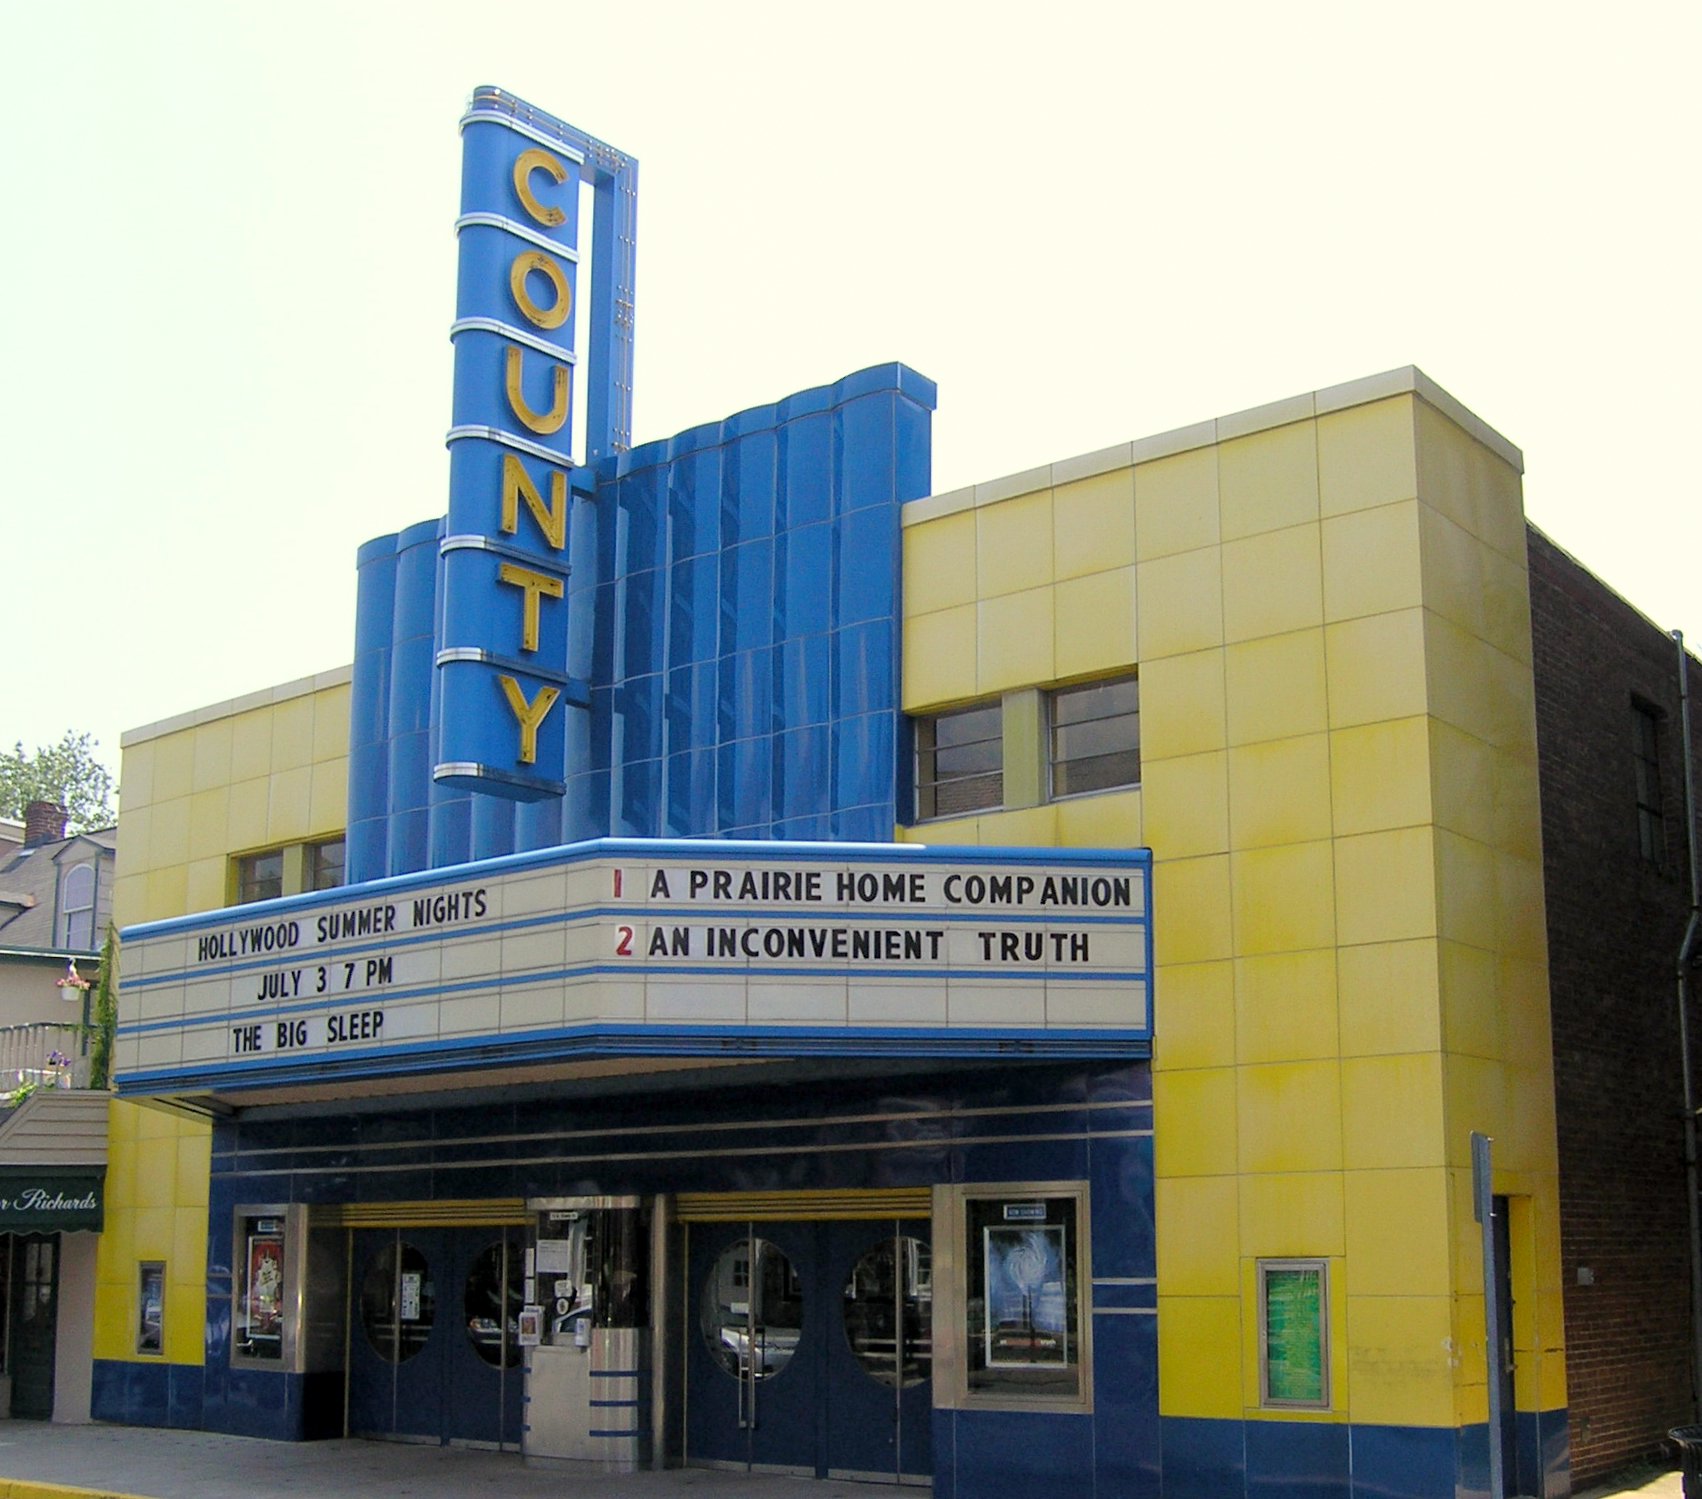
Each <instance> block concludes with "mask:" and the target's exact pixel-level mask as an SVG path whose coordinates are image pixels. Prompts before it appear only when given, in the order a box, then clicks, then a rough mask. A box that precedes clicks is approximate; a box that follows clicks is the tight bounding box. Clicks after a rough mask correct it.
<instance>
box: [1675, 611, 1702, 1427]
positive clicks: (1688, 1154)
mask: <svg viewBox="0 0 1702 1499" xmlns="http://www.w3.org/2000/svg"><path fill="white" fill-rule="evenodd" d="M1672 638H1673V643H1674V644H1675V645H1676V646H1677V647H1678V717H1679V725H1680V729H1681V731H1682V734H1683V746H1684V831H1685V837H1686V840H1687V843H1688V847H1689V850H1690V920H1689V922H1688V923H1686V925H1685V928H1684V941H1683V942H1681V943H1680V944H1679V948H1678V1047H1679V1060H1680V1062H1681V1063H1682V1065H1683V1070H1684V1193H1685V1201H1686V1205H1687V1206H1688V1208H1689V1210H1690V1355H1691V1360H1692V1380H1693V1387H1692V1390H1691V1395H1692V1399H1693V1402H1694V1403H1695V1404H1696V1408H1697V1410H1698V1413H1699V1414H1702V1201H1699V1200H1698V1197H1697V1191H1698V1187H1697V1179H1696V1078H1695V1073H1694V1072H1693V1070H1692V1068H1691V1065H1690V997H1689V993H1688V979H1689V972H1690V959H1691V955H1692V954H1693V953H1694V952H1695V949H1696V938H1697V927H1698V925H1699V924H1702V899H1699V898H1698V893H1699V892H1698V871H1697V867H1696V778H1695V775H1694V773H1693V770H1692V764H1693V762H1692V760H1691V748H1690V658H1689V656H1687V655H1686V654H1685V649H1684V632H1683V631H1682V630H1674V631H1673V632H1672Z"/></svg>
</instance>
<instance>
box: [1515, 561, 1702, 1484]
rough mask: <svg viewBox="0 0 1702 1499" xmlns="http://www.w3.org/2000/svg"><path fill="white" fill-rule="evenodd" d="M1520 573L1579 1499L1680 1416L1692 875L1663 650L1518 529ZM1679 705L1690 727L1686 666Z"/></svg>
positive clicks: (1664, 640)
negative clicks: (1684, 991)
mask: <svg viewBox="0 0 1702 1499" xmlns="http://www.w3.org/2000/svg"><path fill="white" fill-rule="evenodd" d="M1530 566H1531V633H1532V639H1533V646H1534V650H1535V663H1536V668H1535V669H1536V707H1537V743H1538V753H1539V757H1540V764H1541V780H1542V823H1543V863H1544V874H1545V883H1546V885H1547V900H1548V942H1549V972H1550V977H1551V983H1552V998H1553V1012H1554V1068H1555V1079H1556V1091H1557V1098H1556V1115H1557V1119H1558V1130H1559V1146H1560V1212H1561V1256H1562V1264H1561V1278H1562V1284H1563V1286H1564V1287H1565V1292H1566V1303H1565V1304H1566V1378H1567V1387H1568V1409H1569V1417H1570V1424H1571V1446H1572V1476H1573V1482H1574V1484H1577V1483H1579V1482H1580V1481H1583V1480H1587V1479H1589V1478H1591V1477H1594V1476H1596V1475H1599V1474H1601V1473H1604V1472H1606V1471H1608V1470H1610V1469H1612V1468H1614V1467H1616V1466H1619V1465H1621V1464H1623V1463H1624V1462H1626V1461H1627V1460H1629V1459H1631V1458H1634V1457H1637V1456H1639V1455H1641V1454H1645V1453H1648V1452H1651V1451H1653V1450H1654V1449H1655V1448H1657V1447H1658V1446H1659V1445H1660V1443H1661V1440H1662V1438H1663V1437H1664V1436H1665V1433H1666V1431H1667V1429H1668V1428H1669V1427H1671V1426H1675V1425H1680V1424H1682V1423H1685V1422H1688V1421H1690V1420H1692V1419H1693V1418H1694V1415H1693V1407H1692V1403H1691V1398H1692V1397H1691V1376H1690V1368H1691V1361H1690V1291H1689V1284H1690V1281H1689V1262H1688V1220H1687V1215H1686V1211H1685V1198H1684V1193H1685V1180H1684V1149H1683V1122H1682V1121H1683V1100H1684V1092H1683V1082H1682V1074H1681V1064H1680V1057H1679V1046H1678V1013H1677V998H1676V996H1677V985H1676V979H1675V966H1674V960H1675V958H1676V956H1677V952H1678V947H1679V943H1680V942H1681V941H1682V940H1683V936H1684V929H1685V924H1686V921H1687V919H1688V916H1689V902H1690V886H1689V866H1688V854H1687V849H1686V840H1685V836H1684V822H1683V807H1684V787H1683V780H1682V776H1681V766H1680V761H1681V758H1682V739H1681V730H1680V718H1679V696H1678V669H1677V651H1676V648H1675V647H1674V645H1673V642H1672V640H1671V638H1670V637H1669V636H1668V635H1667V634H1666V633H1665V631H1663V630H1662V629H1661V628H1659V627H1658V626H1656V625H1655V624H1653V623H1651V622H1650V621H1649V620H1647V619H1645V618H1644V617H1643V616H1642V615H1641V614H1639V613H1638V612H1637V611H1636V610H1635V609H1633V608H1632V607H1631V606H1630V605H1629V604H1627V603H1626V602H1625V601H1624V600H1623V599H1621V598H1620V597H1619V596H1618V595H1616V594H1615V593H1613V592H1612V591H1611V590H1610V589H1609V588H1607V586H1606V585H1605V584H1603V583H1602V582H1601V581H1600V580H1599V579H1597V578H1596V577H1594V576H1593V575H1591V574H1590V573H1589V572H1587V571H1586V570H1585V569H1584V568H1582V567H1581V566H1579V565H1578V563H1576V562H1575V561H1574V560H1573V559H1572V558H1571V557H1569V556H1567V555H1566V553H1564V552H1563V551H1561V550H1560V549H1559V548H1558V547H1556V546H1555V545H1554V544H1553V543H1552V542H1551V541H1549V540H1548V538H1547V537H1545V536H1543V535H1542V534H1541V533H1540V532H1537V531H1534V530H1533V531H1531V533H1530ZM1691 691H1692V694H1693V697H1692V727H1693V731H1694V730H1697V729H1702V714H1699V712H1698V704H1697V701H1696V698H1695V696H1694V694H1696V693H1698V692H1702V669H1699V668H1698V667H1697V665H1696V664H1695V662H1694V661H1693V662H1692V665H1691ZM1633 701H1642V702H1644V703H1646V704H1649V705H1651V706H1653V707H1654V708H1656V709H1657V710H1658V711H1659V712H1660V714H1661V715H1662V718H1661V726H1660V731H1659V753H1660V760H1661V773H1662V800H1663V807H1664V811H1665V824H1666V825H1665V835H1666V840H1665V841H1666V853H1665V858H1664V860H1663V862H1662V863H1661V865H1660V867H1658V868H1653V867H1651V866H1650V865H1649V864H1648V863H1647V862H1646V861H1645V860H1644V858H1643V856H1642V853H1641V849H1640V846H1639V841H1638V827H1637V801H1636V787H1635V768H1634V760H1633V754H1632V704H1633ZM1699 782H1702V777H1699ZM1695 980H1696V982H1693V984H1692V986H1691V997H1692V1003H1691V1006H1690V1010H1691V1018H1690V1026H1691V1035H1692V1037H1693V1039H1694V1040H1702V1006H1698V1005H1697V1004H1696V1003H1695V997H1696V994H1695V991H1696V989H1697V987H1699V986H1702V971H1698V972H1697V973H1696V974H1695ZM1692 1050H1693V1055H1697V1056H1702V1049H1699V1048H1698V1047H1696V1046H1694V1045H1693V1049H1692Z"/></svg>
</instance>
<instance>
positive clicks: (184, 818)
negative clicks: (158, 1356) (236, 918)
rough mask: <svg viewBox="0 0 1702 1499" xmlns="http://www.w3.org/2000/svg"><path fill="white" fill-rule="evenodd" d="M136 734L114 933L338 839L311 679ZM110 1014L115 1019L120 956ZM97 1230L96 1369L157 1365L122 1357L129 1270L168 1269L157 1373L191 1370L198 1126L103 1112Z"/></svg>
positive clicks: (197, 1267) (127, 1336)
mask: <svg viewBox="0 0 1702 1499" xmlns="http://www.w3.org/2000/svg"><path fill="white" fill-rule="evenodd" d="M200 716H202V717H203V718H204V721H202V722H199V723H195V722H190V723H186V724H183V725H182V726H180V727H167V728H165V729H163V730H161V731H159V732H154V731H142V732H143V734H145V735H147V737H139V738H136V739H135V740H134V742H132V743H128V744H126V745H125V746H124V749H123V761H122V765H121V773H120V776H119V812H118V819H119V820H118V828H119V832H118V869H117V878H116V881H115V885H114V906H115V912H114V914H115V916H116V919H117V921H118V923H119V925H120V926H128V925H132V924H134V923H137V922H141V921H156V920H162V919H164V918H167V917H171V916H182V915H186V914H188V913H189V912H191V911H202V910H209V909H213V908H216V907H218V906H222V905H224V904H225V903H226V901H227V899H228V878H229V867H230V858H231V856H232V855H233V854H237V853H243V852H248V851H252V850H255V849H259V848H264V847H267V846H269V845H271V844H275V843H286V842H288V843H300V842H308V841H316V840H319V839H323V838H329V837H335V836H338V835H339V834H341V833H342V831H343V824H344V818H345V815H346V814H345V808H346V805H347V794H348V793H347V779H348V738H349V689H348V686H347V684H346V681H339V680H336V679H335V677H333V678H332V679H331V680H326V679H318V680H317V681H316V682H307V683H301V684H294V685H293V686H291V687H286V688H280V689H278V700H277V701H272V702H266V703H264V704H258V705H253V706H248V707H245V708H243V709H242V710H240V711H238V710H237V709H236V708H235V707H234V706H233V707H232V709H231V710H230V711H229V712H226V713H222V714H217V713H210V714H207V715H200ZM119 971H120V983H119V1012H120V1015H122V1014H123V1013H124V1010H125V1003H126V1002H125V996H124V992H123V978H122V974H123V954H122V952H121V953H120V956H119ZM108 1117H109V1123H108V1140H109V1144H108V1166H107V1201H106V1229H105V1232H104V1233H102V1235H101V1237H100V1244H99V1248H98V1251H97V1259H96V1284H95V1336H94V1356H95V1357H96V1358H102V1359H117V1360H129V1361H136V1362H152V1361H156V1360H155V1358H154V1356H144V1355H138V1354H137V1353H136V1348H135V1339H136V1325H137V1317H138V1310H139V1309H138V1307H137V1304H136V1303H137V1296H138V1281H137V1274H138V1270H137V1267H138V1265H139V1263H140V1262H141V1261H143V1260H163V1261H164V1262H165V1265H166V1298H165V1327H164V1333H165V1339H164V1340H165V1351H164V1355H163V1357H164V1359H165V1361H166V1362H168V1363H178V1364H199V1363H201V1362H202V1361H203V1358H204V1348H205V1334H206V1327H205V1324H206V1286H207V1277H206V1266H207V1203H208V1172H209V1168H210V1162H211V1151H212V1132H211V1130H210V1128H209V1127H208V1126H206V1125H204V1124H201V1123H198V1122H196V1121H194V1120H190V1119H181V1118H178V1117H176V1116H174V1115H170V1114H166V1113H164V1112H162V1111H160V1110H157V1109H148V1108H143V1107H141V1106H139V1105H136V1104H131V1103H125V1102H121V1101H119V1100H117V1099H114V1100H113V1102H112V1104H111V1105H110V1112H109V1116H108Z"/></svg>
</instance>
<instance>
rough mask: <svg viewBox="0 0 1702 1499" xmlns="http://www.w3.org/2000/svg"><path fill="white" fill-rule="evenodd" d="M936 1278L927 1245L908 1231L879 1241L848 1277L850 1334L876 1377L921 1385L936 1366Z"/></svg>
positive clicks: (858, 1355) (867, 1370)
mask: <svg viewBox="0 0 1702 1499" xmlns="http://www.w3.org/2000/svg"><path fill="white" fill-rule="evenodd" d="M933 1319H934V1277H933V1265H932V1261H931V1260H930V1258H929V1254H928V1246H927V1245H926V1244H924V1243H923V1242H922V1241H921V1240H920V1239H912V1238H907V1237H904V1236H902V1235H901V1236H899V1237H898V1238H893V1239H887V1240H884V1241H883V1242H882V1243H879V1244H877V1245H875V1247H874V1248H873V1249H871V1250H870V1251H869V1252H868V1253H867V1254H865V1255H864V1256H863V1257H862V1258H861V1259H860V1260H858V1261H857V1263H856V1264H855V1265H854V1266H852V1268H851V1276H850V1279H849V1280H847V1281H846V1282H845V1339H846V1341H847V1342H848V1343H849V1344H850V1345H851V1352H852V1354H853V1355H855V1357H856V1359H857V1362H858V1363H859V1364H861V1365H862V1366H863V1372H864V1373H865V1374H867V1375H868V1376H869V1377H870V1378H871V1379H874V1380H877V1381H879V1382H880V1383H881V1384H884V1385H886V1386H888V1387H889V1388H891V1387H893V1386H903V1385H913V1384H921V1383H922V1382H923V1381H924V1380H925V1379H927V1378H928V1376H929V1374H930V1373H931V1372H932V1369H933Z"/></svg>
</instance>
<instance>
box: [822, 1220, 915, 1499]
mask: <svg viewBox="0 0 1702 1499" xmlns="http://www.w3.org/2000/svg"><path fill="white" fill-rule="evenodd" d="M829 1228H830V1234H829V1237H830V1239H831V1240H832V1241H833V1243H834V1246H835V1253H834V1256H833V1258H834V1259H835V1261H836V1262H837V1263H839V1264H843V1263H844V1261H845V1260H846V1259H847V1258H851V1267H850V1269H849V1271H847V1272H846V1275H845V1278H844V1279H843V1280H842V1281H841V1282H840V1287H841V1289H840V1306H839V1313H840V1320H841V1323H842V1326H843V1336H842V1337H838V1338H832V1339H830V1340H829V1349H828V1379H829V1384H830V1393H829V1401H828V1412H827V1415H828V1419H827V1471H828V1476H829V1477H830V1478H861V1479H865V1480H874V1481H883V1482H889V1483H890V1482H893V1481H897V1482H900V1483H912V1482H913V1483H929V1482H931V1481H932V1479H933V1469H934V1462H933V1431H932V1425H933V1405H934V1400H933V1311H934V1279H933V1258H932V1250H931V1246H930V1244H929V1242H928V1225H927V1224H926V1223H922V1222H910V1223H887V1224H879V1223H836V1224H832V1225H829Z"/></svg>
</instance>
